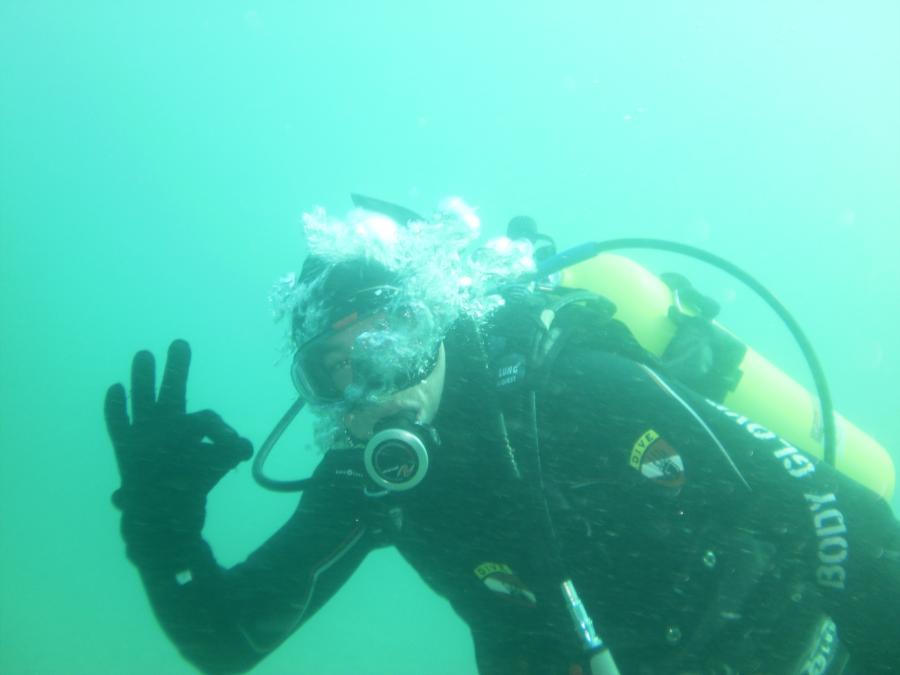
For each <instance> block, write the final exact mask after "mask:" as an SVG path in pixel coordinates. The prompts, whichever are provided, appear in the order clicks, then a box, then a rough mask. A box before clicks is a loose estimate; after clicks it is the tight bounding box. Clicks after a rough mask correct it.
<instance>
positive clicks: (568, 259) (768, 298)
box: [533, 238, 837, 466]
mask: <svg viewBox="0 0 900 675" xmlns="http://www.w3.org/2000/svg"><path fill="white" fill-rule="evenodd" d="M624 248H643V249H656V250H660V251H671V252H673V253H681V254H682V255H686V256H689V257H691V258H696V259H697V260H702V261H703V262H705V263H708V264H710V265H712V266H713V267H717V268H719V269H720V270H722V271H724V272H727V273H728V274H730V275H731V276H733V277H735V278H736V279H739V280H740V281H742V282H743V283H744V284H746V285H747V286H748V287H749V288H750V289H752V290H753V291H754V292H755V293H756V294H757V295H759V296H760V297H761V298H762V299H763V300H764V301H765V302H766V304H768V305H769V307H771V308H772V310H773V311H774V312H775V313H776V314H777V315H778V316H779V318H780V319H781V320H782V321H783V322H784V324H785V325H786V326H787V328H788V330H789V331H790V332H791V335H793V336H794V339H795V340H796V341H797V344H798V345H799V346H800V351H801V352H803V356H804V358H805V359H806V363H807V364H808V365H809V369H810V372H811V373H812V377H813V381H814V382H815V386H816V393H817V394H818V397H819V406H820V408H821V411H822V425H823V446H824V453H823V455H824V458H825V461H826V462H827V463H828V464H830V465H831V466H834V465H835V459H836V455H837V442H836V433H835V422H834V406H833V405H832V402H831V393H830V392H829V389H828V382H827V381H826V379H825V372H824V371H823V370H822V366H821V364H820V363H819V359H818V357H816V353H815V351H814V350H813V347H812V344H810V342H809V340H808V339H807V338H806V335H805V334H804V333H803V330H802V329H801V328H800V325H799V324H798V323H797V321H796V320H795V319H794V317H793V316H791V314H790V312H788V311H787V309H786V308H785V306H784V305H782V304H781V302H779V300H778V299H777V298H776V297H775V296H774V295H773V294H772V293H771V292H770V291H769V290H768V289H767V288H766V287H765V286H763V285H762V284H761V283H759V282H758V281H757V280H756V279H754V278H753V277H752V276H750V275H749V274H748V273H747V272H745V271H744V270H742V269H741V268H740V267H738V266H737V265H735V264H733V263H730V262H728V261H727V260H725V259H724V258H720V257H719V256H717V255H714V254H712V253H710V252H708V251H704V250H703V249H701V248H696V247H694V246H688V245H687V244H679V243H678V242H674V241H667V240H665V239H645V238H624V239H610V240H608V241H595V242H587V243H584V244H579V245H578V246H574V247H572V248H570V249H567V250H565V251H563V252H561V253H558V254H556V255H554V256H552V257H550V258H547V259H546V260H544V261H542V262H541V263H539V264H538V266H537V269H536V271H535V272H534V275H533V277H534V279H544V278H546V277H548V276H550V275H551V274H555V273H556V272H559V271H560V270H562V269H564V268H566V267H571V266H572V265H575V264H577V263H580V262H584V261H585V260H589V259H590V258H593V257H595V256H597V255H599V254H600V253H605V252H606V251H616V250H620V249H624Z"/></svg>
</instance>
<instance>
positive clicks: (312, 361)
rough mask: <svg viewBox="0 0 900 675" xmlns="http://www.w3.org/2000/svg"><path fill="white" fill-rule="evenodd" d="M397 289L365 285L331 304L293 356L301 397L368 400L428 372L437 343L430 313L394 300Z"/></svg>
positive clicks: (323, 400)
mask: <svg viewBox="0 0 900 675" xmlns="http://www.w3.org/2000/svg"><path fill="white" fill-rule="evenodd" d="M398 293H399V291H398V289H397V288H396V287H393V286H377V287H373V288H367V289H364V290H362V291H359V292H357V293H355V294H354V295H353V296H352V297H351V298H348V300H347V301H346V302H345V303H342V306H339V307H334V308H332V310H331V311H330V312H329V315H330V316H329V317H328V319H327V322H326V328H325V329H324V330H322V331H320V332H318V334H317V335H315V337H313V338H312V339H309V340H307V341H305V342H304V343H303V344H301V345H300V346H299V347H298V348H297V351H296V353H295V354H294V361H293V365H292V368H291V377H292V379H293V382H294V386H295V387H296V389H297V391H298V393H299V394H300V396H301V397H302V398H304V399H305V400H307V401H308V402H310V403H313V404H319V405H327V404H333V403H339V402H341V401H345V402H355V401H360V400H365V399H372V398H373V397H379V396H384V395H388V394H392V393H395V392H398V391H401V390H403V389H406V388H408V387H411V386H413V385H415V384H416V383H418V382H420V381H421V380H423V379H424V378H426V377H427V376H428V375H429V374H430V373H431V371H432V370H433V369H434V366H435V364H436V362H437V355H438V348H439V345H440V343H439V341H438V340H435V332H434V330H433V320H432V319H431V313H430V312H429V311H428V310H427V308H425V307H421V306H417V307H414V306H411V305H396V304H394V303H393V302H392V301H393V300H394V299H395V298H396V296H397V295H398ZM432 343H433V344H432Z"/></svg>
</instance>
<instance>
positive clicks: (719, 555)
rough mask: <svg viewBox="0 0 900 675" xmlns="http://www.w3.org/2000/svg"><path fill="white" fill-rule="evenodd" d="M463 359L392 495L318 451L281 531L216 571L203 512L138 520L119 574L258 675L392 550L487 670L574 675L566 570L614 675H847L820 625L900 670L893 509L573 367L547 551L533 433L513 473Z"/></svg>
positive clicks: (546, 410) (712, 411) (552, 410)
mask: <svg viewBox="0 0 900 675" xmlns="http://www.w3.org/2000/svg"><path fill="white" fill-rule="evenodd" d="M471 340H472V336H471V335H469V336H468V337H466V336H465V335H451V336H450V337H449V338H448V341H447V368H448V371H447V380H448V383H447V389H446V391H445V398H444V401H443V403H442V407H441V411H440V413H439V415H438V418H437V419H436V420H435V427H436V428H437V430H438V432H439V434H440V436H441V441H442V445H441V447H440V448H439V449H438V450H437V451H436V452H435V453H434V458H433V465H432V467H431V468H430V470H429V475H428V477H427V478H426V479H425V481H423V483H422V484H421V485H419V486H418V487H416V488H415V489H414V490H412V491H410V493H408V494H406V495H404V496H403V497H399V498H398V497H384V496H374V495H373V491H372V490H371V489H370V488H371V487H372V486H371V484H367V482H366V480H365V479H364V478H363V473H362V466H361V460H360V453H359V451H352V450H341V451H338V450H335V451H331V452H329V453H326V455H325V457H324V459H323V461H322V462H321V464H320V465H319V467H318V469H317V471H316V475H317V476H318V478H319V479H320V481H319V483H318V484H317V485H315V486H313V487H311V488H309V489H307V491H306V492H305V493H304V494H303V496H302V498H301V500H300V503H299V506H298V509H297V511H296V512H295V514H294V515H293V516H292V517H291V519H290V520H289V521H288V522H287V523H286V524H285V525H284V526H283V527H282V528H281V529H280V530H279V531H278V532H277V533H276V534H275V535H273V536H272V537H271V539H269V540H268V541H267V542H266V543H265V544H263V545H262V546H261V547H260V548H259V549H258V550H257V551H256V552H254V553H253V554H252V555H251V556H250V557H249V558H248V559H247V561H246V562H244V563H242V564H239V565H237V566H235V567H233V568H231V569H227V570H226V569H223V568H221V567H220V566H218V565H217V564H216V562H215V560H214V558H213V555H212V553H211V551H210V549H209V547H208V546H207V545H206V543H205V542H204V541H203V540H202V538H201V534H200V531H199V523H200V522H202V517H201V518H197V517H196V514H195V515H194V516H192V517H186V518H185V519H184V521H183V523H182V524H179V523H178V522H176V523H174V524H173V523H172V522H171V521H170V522H168V523H166V524H162V523H154V522H152V519H149V520H148V518H146V517H137V516H135V515H133V514H129V512H128V511H127V510H126V512H125V513H124V514H123V533H124V536H125V539H126V542H127V544H128V552H129V556H130V558H131V559H132V560H133V561H134V562H135V563H136V564H137V566H138V567H139V569H140V572H141V575H142V578H143V581H144V583H145V586H146V588H147V591H148V594H149V596H150V599H151V601H152V604H153V606H154V608H155V611H156V613H157V616H158V617H159V620H160V622H161V624H162V626H163V628H164V629H165V630H166V632H167V633H168V634H169V636H170V637H171V638H172V639H173V641H174V642H175V643H176V644H177V645H178V647H179V649H180V650H181V652H182V653H183V655H184V656H185V658H187V659H188V660H190V661H191V662H193V663H194V664H196V665H197V666H198V667H199V668H200V669H202V670H204V671H207V672H238V671H242V670H245V669H249V668H251V667H252V666H253V665H254V664H255V663H256V662H258V661H259V660H260V659H262V658H263V657H264V656H265V655H266V653H268V652H270V651H271V650H273V649H275V648H276V647H277V646H278V644H280V643H281V642H282V641H283V640H285V639H286V638H287V637H289V636H290V635H291V633H292V632H293V631H294V630H296V629H297V628H298V627H300V626H301V625H302V624H303V622H304V621H305V620H306V619H308V618H309V617H310V616H311V615H312V614H313V613H314V612H315V611H316V610H317V609H318V608H319V607H321V606H322V604H323V603H324V602H325V601H326V600H327V599H328V598H329V597H330V596H331V595H332V594H333V593H334V592H335V591H336V590H337V589H338V588H339V587H340V586H341V585H342V584H343V583H344V581H345V580H346V579H347V578H348V577H349V576H350V575H351V574H352V573H353V571H354V569H355V568H356V567H357V566H358V565H359V564H360V562H361V561H362V560H363V559H364V558H365V556H366V554H367V553H368V552H369V551H371V550H372V549H373V548H375V547H378V546H385V545H393V546H396V547H397V549H398V550H399V552H400V553H401V555H403V557H404V558H405V559H406V560H408V561H409V563H410V564H411V565H412V566H413V567H414V568H415V569H416V570H417V571H418V572H419V574H420V575H421V576H422V578H423V579H424V580H425V582H426V583H427V584H428V585H429V586H430V587H431V588H432V589H434V591H435V592H437V593H439V594H440V595H442V596H444V597H445V598H447V599H448V600H449V601H450V603H451V604H452V606H453V608H454V609H455V610H456V612H458V614H459V615H460V616H461V617H462V618H463V620H465V621H466V623H467V624H468V625H469V626H470V628H471V631H472V635H473V638H474V641H475V647H476V657H477V661H478V665H479V669H480V672H482V673H484V674H486V675H557V674H559V675H568V673H569V672H570V670H569V668H570V666H571V664H573V663H575V662H576V661H578V659H579V652H578V645H577V644H576V642H575V638H574V630H573V628H572V624H571V620H570V619H569V617H568V614H567V613H566V609H565V607H564V605H563V603H562V601H561V595H560V591H559V588H558V582H559V578H558V573H560V572H561V573H564V574H566V575H567V576H569V577H571V579H572V580H573V581H574V583H575V585H576V587H577V589H578V591H579V592H580V595H581V597H582V599H583V601H584V602H585V605H586V607H587V609H588V611H589V613H590V614H591V616H592V617H593V620H594V625H595V626H596V628H597V630H598V632H599V633H600V635H601V636H602V637H603V638H604V639H605V640H606V642H607V643H608V644H609V646H610V647H611V649H612V652H613V654H614V656H615V658H616V661H617V663H618V665H619V668H620V670H621V672H622V673H623V675H629V674H636V673H637V674H645V673H646V674H657V673H724V672H740V673H754V672H759V673H763V672H764V673H800V672H805V673H810V674H813V673H820V672H836V670H837V667H836V665H835V663H834V659H833V657H834V655H835V654H836V653H837V652H838V648H837V645H836V643H835V641H834V640H833V625H832V624H830V623H828V622H827V621H823V616H824V615H828V616H830V617H832V618H833V619H834V622H835V623H836V624H837V630H838V632H839V634H840V637H841V640H842V641H843V642H844V643H845V644H846V646H847V649H848V651H849V652H850V654H851V655H852V656H851V657H852V663H853V664H854V672H857V673H895V672H900V640H898V639H897V638H898V637H900V628H898V626H900V527H898V524H897V522H896V521H895V520H894V518H893V516H892V514H891V512H890V509H889V507H888V506H887V505H886V503H885V502H884V501H883V500H881V499H879V498H877V497H876V496H875V495H874V494H872V493H870V492H869V491H868V490H866V489H865V488H862V487H860V486H858V485H856V484H855V483H853V482H852V481H850V480H848V479H846V478H844V477H843V476H841V475H839V474H837V473H836V472H835V471H834V470H832V469H831V468H829V467H828V466H826V465H824V464H822V463H818V462H815V461H812V460H810V459H809V458H807V457H806V456H804V455H803V454H802V453H800V452H798V451H796V450H795V449H794V448H792V447H791V446H790V445H788V444H786V443H785V442H784V441H782V440H780V439H778V438H777V437H775V436H774V435H773V434H770V433H768V432H767V431H766V430H765V429H763V428H761V427H760V426H758V425H755V424H753V423H752V422H750V421H748V420H745V419H743V418H740V417H737V416H735V415H732V414H729V413H727V412H725V411H722V410H719V409H717V408H716V407H715V406H714V405H713V404H711V403H708V402H706V401H704V400H703V399H699V398H697V397H692V396H691V395H690V394H689V393H687V392H684V391H676V390H674V389H673V388H672V386H671V385H670V384H668V383H667V382H665V381H663V380H662V379H660V378H659V377H658V376H657V375H656V374H655V373H654V372H653V371H652V370H651V369H648V368H647V367H645V366H643V365H640V364H638V363H635V362H633V361H630V360H627V359H624V358H622V357H619V356H616V355H612V354H609V353H604V352H599V351H592V350H589V351H585V350H575V349H573V350H570V351H568V352H564V353H563V354H562V355H561V356H560V357H559V358H558V359H557V361H556V364H555V367H554V368H553V375H552V377H551V378H550V380H549V381H548V382H546V383H545V384H544V385H543V386H542V387H541V389H540V390H539V391H538V394H537V396H536V399H535V401H536V408H535V410H536V422H537V429H538V439H539V442H540V448H541V454H542V459H543V474H544V483H545V493H546V496H547V503H548V504H549V511H550V513H551V515H552V522H553V526H554V528H555V531H556V542H555V544H554V545H553V547H549V546H548V542H547V530H546V528H545V527H542V526H541V525H539V524H537V521H538V520H540V518H539V510H540V509H539V507H536V506H535V505H536V504H540V503H543V502H540V501H539V500H536V499H535V489H536V488H535V481H534V480H533V479H534V475H533V473H534V469H533V467H534V464H533V463H530V462H529V461H526V456H525V455H526V454H527V453H528V452H530V449H529V448H528V447H523V446H528V445H529V443H532V445H533V440H534V439H533V438H531V440H530V441H529V438H530V432H531V428H530V424H529V422H528V416H527V415H521V416H519V415H512V416H511V417H510V419H509V420H508V424H509V429H508V431H509V438H510V439H511V441H512V443H511V447H512V450H511V452H512V456H513V457H514V458H515V460H516V462H517V463H518V465H519V467H518V468H519V474H518V476H517V474H516V472H515V471H514V470H513V459H512V458H511V456H510V450H509V449H508V448H507V446H506V444H505V442H504V439H503V435H502V434H501V432H500V427H499V425H498V424H497V406H496V405H495V404H493V403H491V401H493V400H495V399H496V396H495V395H492V394H491V392H489V391H488V389H490V387H489V385H488V383H489V381H490V379H489V376H488V375H489V373H488V372H487V368H486V367H485V365H484V363H483V362H482V361H481V358H480V356H479V353H478V352H479V350H478V349H473V345H472V344H470V342H471ZM523 400H530V399H527V397H526V399H523ZM374 492H375V493H377V491H374ZM551 548H555V549H558V551H559V560H560V561H561V565H558V566H557V567H554V566H553V565H551V564H550V563H549V561H548V554H547V552H548V551H549V550H551ZM816 636H818V640H816V639H815V637H816ZM807 653H808V657H805V656H804V654H807ZM804 659H806V660H807V661H808V662H807V663H804ZM828 662H832V665H831V666H828V668H830V670H827V671H826V670H825V669H824V666H823V664H826V663H828ZM726 666H728V667H730V668H732V670H731V671H728V670H726V669H725V667H726ZM380 672H388V671H387V670H382V671H380ZM573 672H574V671H573ZM585 672H586V671H585Z"/></svg>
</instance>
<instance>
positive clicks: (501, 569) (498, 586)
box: [473, 562, 537, 607]
mask: <svg viewBox="0 0 900 675" xmlns="http://www.w3.org/2000/svg"><path fill="white" fill-rule="evenodd" d="M473 571H474V572H475V576H476V577H478V578H479V579H481V581H483V582H484V585H485V586H487V588H488V590H491V591H493V592H494V593H499V594H500V595H502V596H506V598H507V599H509V600H512V601H513V602H516V603H518V604H523V605H527V606H529V607H534V606H535V605H536V604H537V597H535V595H534V593H532V592H531V590H529V589H528V587H526V586H525V584H524V583H523V582H522V580H521V579H519V577H517V576H516V575H515V574H514V573H513V571H512V568H510V566H509V565H506V564H504V563H495V562H484V563H481V564H480V565H479V566H478V567H476V568H475V569H474V570H473Z"/></svg>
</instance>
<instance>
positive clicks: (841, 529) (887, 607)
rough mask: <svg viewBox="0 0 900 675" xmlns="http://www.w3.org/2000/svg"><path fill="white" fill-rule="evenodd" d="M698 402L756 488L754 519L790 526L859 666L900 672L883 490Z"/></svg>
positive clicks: (892, 534)
mask: <svg viewBox="0 0 900 675" xmlns="http://www.w3.org/2000/svg"><path fill="white" fill-rule="evenodd" d="M696 407H697V409H698V410H699V411H700V412H701V413H702V414H703V415H704V418H705V419H706V420H707V421H708V422H709V424H710V426H711V427H712V428H713V429H715V433H716V434H717V435H718V436H719V437H720V438H721V439H723V442H724V443H725V444H726V445H727V446H728V448H729V451H730V453H731V456H732V457H733V458H734V461H735V462H736V464H737V466H738V467H740V469H741V471H742V472H743V473H744V475H745V476H746V477H747V480H748V481H749V482H750V483H751V485H752V486H753V489H754V493H755V494H754V497H753V500H752V503H753V505H754V509H753V511H754V513H755V514H756V518H755V519H754V520H755V521H756V523H757V526H758V527H760V528H762V527H764V526H765V524H766V523H768V524H769V525H770V527H771V526H773V525H774V526H777V527H780V528H781V529H782V530H785V531H789V532H790V537H791V538H792V539H794V540H795V541H796V542H797V544H798V546H799V545H802V551H803V554H802V556H800V560H801V561H802V563H803V564H804V565H805V566H806V571H807V578H808V579H809V580H810V581H811V582H812V583H814V584H815V586H816V587H817V588H818V590H819V593H820V595H821V598H822V610H823V611H824V612H825V613H827V614H828V615H829V616H831V618H832V619H833V620H834V622H835V624H836V626H837V630H838V637H839V638H840V639H841V642H842V643H843V644H844V645H845V646H846V647H847V649H848V651H849V652H850V655H851V663H852V665H853V668H854V672H860V673H873V674H875V673H900V639H898V638H900V523H898V521H897V520H896V518H895V517H894V515H893V513H892V512H891V508H890V506H889V505H888V504H887V503H886V502H885V501H884V500H883V499H882V498H881V497H879V496H878V495H877V494H876V493H874V492H872V491H871V490H869V489H868V488H867V487H865V486H863V485H861V484H859V483H857V482H855V481H854V480H852V479H851V478H849V477H847V476H845V475H844V474H842V473H840V472H839V471H837V470H836V469H834V468H833V467H831V466H829V465H828V464H826V463H825V462H822V461H819V460H817V459H815V458H813V457H810V456H808V455H806V454H805V453H802V452H800V451H798V450H796V449H795V448H794V447H793V446H792V445H791V444H790V443H787V442H786V441H784V440H783V439H781V438H779V437H778V436H777V435H776V434H773V433H771V432H768V431H767V430H766V429H764V428H762V427H761V426H759V425H757V424H754V423H753V422H751V421H749V420H747V419H746V418H744V417H742V416H740V415H737V414H735V413H732V412H730V411H727V410H724V409H723V408H722V406H719V405H716V404H712V403H710V402H708V401H699V402H698V403H697V406H696Z"/></svg>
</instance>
